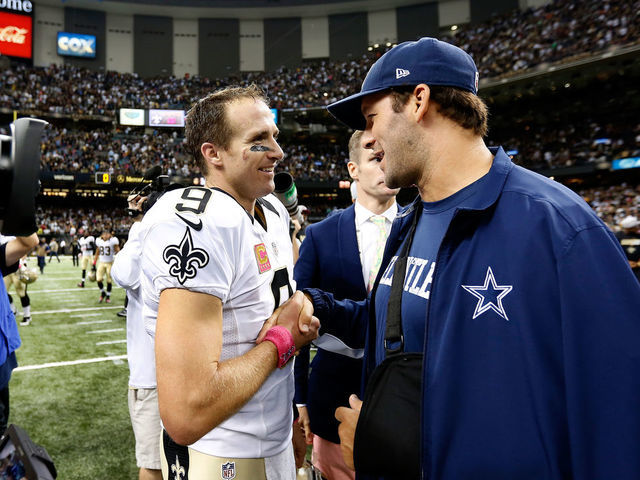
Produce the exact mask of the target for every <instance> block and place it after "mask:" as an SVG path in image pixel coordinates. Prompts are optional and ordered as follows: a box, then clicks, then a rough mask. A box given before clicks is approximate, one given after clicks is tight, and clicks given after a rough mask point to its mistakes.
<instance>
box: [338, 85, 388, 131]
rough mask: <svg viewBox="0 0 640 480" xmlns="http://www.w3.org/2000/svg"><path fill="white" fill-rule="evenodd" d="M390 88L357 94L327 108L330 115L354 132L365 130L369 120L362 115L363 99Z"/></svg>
mask: <svg viewBox="0 0 640 480" xmlns="http://www.w3.org/2000/svg"><path fill="white" fill-rule="evenodd" d="M387 88H389V87H381V88H377V89H373V90H367V91H366V92H360V93H356V94H355V95H351V96H350V97H347V98H343V99H342V100H339V101H337V102H335V103H332V104H331V105H328V106H327V110H329V113H330V114H331V115H333V116H334V117H335V118H337V119H338V120H340V121H341V122H342V123H344V124H345V125H346V126H347V127H350V128H353V129H354V130H364V129H365V128H366V127H367V120H366V119H365V118H364V116H363V115H362V108H361V106H362V99H363V98H364V97H366V96H367V95H371V94H372V93H377V92H381V91H383V90H386V89H387Z"/></svg>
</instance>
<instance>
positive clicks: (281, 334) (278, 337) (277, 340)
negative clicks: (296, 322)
mask: <svg viewBox="0 0 640 480" xmlns="http://www.w3.org/2000/svg"><path fill="white" fill-rule="evenodd" d="M264 339H265V340H269V341H270V342H271V343H273V344H274V345H275V346H276V350H278V368H282V367H284V366H285V365H286V364H287V362H288V361H289V359H290V358H291V357H292V356H293V354H294V353H295V351H296V344H295V342H294V341H293V335H291V332H290V331H289V330H287V329H286V328H285V327H282V326H279V325H278V326H275V327H271V328H270V329H269V330H267V334H266V335H265V337H264Z"/></svg>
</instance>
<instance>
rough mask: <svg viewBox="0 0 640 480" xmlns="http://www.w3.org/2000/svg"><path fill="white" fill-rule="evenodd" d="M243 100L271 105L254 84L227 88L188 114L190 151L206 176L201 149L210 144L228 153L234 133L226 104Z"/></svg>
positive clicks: (217, 92)
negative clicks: (251, 99)
mask: <svg viewBox="0 0 640 480" xmlns="http://www.w3.org/2000/svg"><path fill="white" fill-rule="evenodd" d="M242 98H253V99H254V100H256V101H258V100H260V101H263V102H264V103H265V104H267V105H269V99H268V98H267V95H266V93H265V92H264V90H262V89H261V88H260V87H258V86H257V85H255V84H252V85H249V86H248V87H226V88H223V89H222V90H218V91H215V92H212V93H210V94H209V95H207V96H206V97H204V98H201V99H200V100H198V101H197V102H196V103H195V104H194V105H193V106H192V107H191V109H190V110H189V111H188V112H187V118H186V120H185V139H186V147H187V151H188V152H190V153H191V155H193V158H194V159H195V160H196V164H197V166H198V168H200V171H201V172H202V174H203V175H206V174H207V162H206V161H205V159H204V157H203V156H202V152H201V151H200V147H202V144H203V143H207V142H210V143H212V144H214V145H215V146H216V147H219V148H223V149H226V148H228V147H229V142H230V141H231V137H232V136H233V134H234V132H233V131H232V130H231V125H230V123H229V120H228V118H227V117H226V113H225V112H226V106H227V104H229V103H231V102H234V101H237V100H240V99H242Z"/></svg>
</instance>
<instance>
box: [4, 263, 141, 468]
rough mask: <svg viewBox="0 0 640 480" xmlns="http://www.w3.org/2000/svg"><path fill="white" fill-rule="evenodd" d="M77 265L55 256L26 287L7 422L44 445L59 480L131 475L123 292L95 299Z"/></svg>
mask: <svg viewBox="0 0 640 480" xmlns="http://www.w3.org/2000/svg"><path fill="white" fill-rule="evenodd" d="M29 266H32V267H35V266H36V261H35V258H30V259H29ZM80 272H81V271H80V267H74V266H73V265H72V262H71V258H70V257H64V258H63V257H61V263H58V262H57V261H56V260H55V259H53V261H52V262H51V263H47V266H46V267H45V270H44V275H41V276H40V277H39V278H38V280H37V281H36V282H35V283H32V284H30V285H29V287H28V293H29V297H30V298H31V312H32V323H31V325H28V326H19V329H20V335H21V337H22V346H21V347H20V348H19V349H18V351H17V357H18V363H19V367H18V368H17V369H16V370H14V372H13V376H12V378H11V383H10V384H9V385H10V398H11V414H10V418H9V422H10V423H13V424H16V425H19V426H20V427H22V428H23V429H24V430H26V431H27V433H28V434H29V436H30V437H31V439H32V440H33V441H34V442H35V443H38V444H40V445H42V446H43V447H45V448H46V450H47V452H48V453H49V455H50V456H51V458H52V459H53V461H54V463H55V466H56V469H57V471H58V478H59V479H62V480H74V479H82V480H86V479H91V480H94V479H95V480H103V479H104V480H107V479H109V480H119V479H135V478H137V476H138V473H137V472H138V471H137V468H136V465H135V454H134V438H133V432H132V430H131V424H130V421H129V411H128V408H127V380H128V376H129V369H128V365H127V359H126V353H127V347H126V340H125V339H126V324H125V323H126V322H125V319H124V318H121V317H118V316H116V313H117V312H118V311H120V310H121V309H122V306H123V302H124V291H123V290H122V289H120V288H115V286H114V289H113V292H112V294H111V298H112V303H111V304H104V303H103V304H100V303H98V298H99V291H98V287H97V285H96V283H91V282H87V284H86V286H85V288H78V287H77V286H76V284H77V283H78V281H79V280H80V276H81V273H80ZM10 293H11V294H12V296H13V297H14V302H16V306H17V307H18V312H19V313H18V315H17V319H18V321H19V320H20V319H21V318H22V316H21V313H22V308H21V306H20V301H19V299H18V297H17V295H15V293H14V292H13V291H10Z"/></svg>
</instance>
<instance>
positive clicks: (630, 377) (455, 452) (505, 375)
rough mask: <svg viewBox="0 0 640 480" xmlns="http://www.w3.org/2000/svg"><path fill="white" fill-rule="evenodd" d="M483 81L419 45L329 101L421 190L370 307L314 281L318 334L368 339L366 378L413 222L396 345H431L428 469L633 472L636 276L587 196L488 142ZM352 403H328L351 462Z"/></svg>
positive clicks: (495, 479)
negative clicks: (400, 337)
mask: <svg viewBox="0 0 640 480" xmlns="http://www.w3.org/2000/svg"><path fill="white" fill-rule="evenodd" d="M477 80H478V74H477V69H476V67H475V64H474V62H473V60H472V59H471V57H470V56H468V55H467V54H466V53H465V52H463V51H462V50H460V49H458V48H457V47H454V46H451V45H449V44H446V43H443V42H439V41H437V40H435V39H430V38H423V39H421V40H419V41H417V42H406V43H403V44H401V45H398V46H397V47H395V48H393V49H391V50H390V51H389V52H387V53H386V54H385V55H383V56H382V57H381V58H380V59H379V60H378V61H377V62H376V63H375V64H374V65H373V66H372V67H371V70H370V71H369V73H368V75H367V77H366V78H365V80H364V83H363V85H362V89H361V92H360V93H359V94H356V95H353V96H351V97H348V98H346V99H344V100H342V101H340V102H337V103H335V104H333V105H331V106H329V110H330V112H331V113H332V114H333V115H334V116H336V117H337V118H339V119H340V120H341V121H343V122H345V123H346V124H347V125H349V126H351V127H352V128H358V129H364V130H365V133H364V138H363V141H364V142H365V143H367V144H368V145H369V146H370V148H372V149H374V150H382V151H384V152H385V157H384V160H383V161H382V168H383V170H384V172H385V181H386V183H387V185H389V186H390V187H400V186H405V185H411V184H416V186H417V187H418V190H419V193H420V196H419V198H417V199H416V202H414V204H413V205H412V206H411V207H409V208H408V209H407V210H406V211H404V212H403V214H402V215H401V216H400V218H398V219H397V220H396V222H395V223H394V225H393V229H392V232H391V234H390V237H389V239H388V242H387V246H386V250H385V256H384V259H383V263H382V266H381V268H380V273H379V274H378V278H377V279H376V283H375V286H374V288H373V291H372V293H371V296H370V297H369V300H368V301H365V302H360V303H358V302H353V301H347V300H341V301H338V300H335V299H334V298H333V296H332V295H331V294H328V293H325V292H322V291H319V290H313V289H312V290H307V294H308V296H309V297H310V298H311V299H312V301H313V304H314V308H315V313H314V314H315V315H316V316H317V317H318V318H319V319H320V321H321V325H322V327H321V333H332V334H335V335H337V336H339V337H341V338H344V339H345V340H349V341H350V342H351V344H352V345H354V346H355V345H356V344H357V343H358V342H364V341H365V340H366V347H365V348H366V350H365V352H366V354H365V376H366V377H369V376H370V375H371V373H372V371H373V370H374V369H375V368H376V366H377V365H378V364H379V363H380V362H381V361H382V359H383V358H384V355H385V351H384V347H383V342H384V333H385V328H384V327H385V323H386V312H387V301H388V298H389V293H390V285H391V279H392V276H393V271H394V265H395V262H396V259H397V254H398V252H399V250H400V247H401V246H402V245H403V243H404V241H405V240H406V237H407V232H408V230H409V226H410V224H411V223H412V220H413V217H414V215H416V214H418V215H420V217H419V219H418V220H419V221H418V222H417V226H416V230H415V235H414V240H413V242H412V243H411V247H410V249H409V253H408V262H407V272H406V276H405V281H404V284H403V290H402V310H401V312H402V314H401V317H402V327H403V331H404V350H405V351H408V352H411V351H414V352H422V353H423V354H424V360H423V369H422V387H421V388H422V392H421V393H419V394H421V397H422V411H421V415H420V417H421V418H416V419H415V420H416V422H421V442H420V451H421V465H420V469H421V472H422V475H421V476H422V478H425V479H427V478H429V479H437V480H459V479H471V478H474V479H491V480H512V479H516V478H517V479H518V480H542V479H547V480H560V479H567V478H574V479H580V480H596V479H614V478H615V479H616V480H621V479H625V480H632V479H638V478H640V456H639V455H638V451H639V450H640V409H639V408H638V399H640V375H639V374H638V372H639V371H640V285H639V284H638V282H637V281H636V280H635V278H634V276H633V273H632V272H631V269H630V267H629V265H628V263H627V261H626V258H625V255H624V252H623V251H622V249H621V248H620V245H619V244H618V242H617V240H616V238H615V236H614V235H613V233H612V232H611V231H609V230H608V228H607V227H606V226H605V225H604V223H603V222H602V221H601V220H600V219H599V218H598V217H597V216H596V215H595V214H594V213H593V211H592V210H591V209H590V208H589V207H588V205H587V204H586V203H585V202H584V201H583V200H582V199H581V198H579V197H578V196H577V195H575V194H574V193H573V192H571V191H570V190H568V189H566V188H565V187H563V186H561V185H559V184H558V183H555V182H554V181H551V180H549V179H547V178H544V177H542V176H540V175H537V174H535V173H533V172H530V171H528V170H525V169H523V168H521V167H519V166H516V165H514V164H513V163H512V162H511V160H510V159H509V157H508V156H507V155H506V154H505V153H504V150H502V149H501V148H492V149H489V148H487V147H486V146H485V144H484V142H483V138H482V137H483V136H484V134H485V133H486V128H487V110H486V107H485V106H484V104H483V102H482V101H481V100H480V99H479V98H478V97H477V96H476V95H477ZM420 207H421V208H420ZM363 325H367V326H368V328H367V334H366V339H365V338H363V334H362V326H363ZM350 404H351V408H346V407H343V408H340V409H338V411H337V413H336V415H337V417H338V419H339V420H340V421H341V422H342V424H341V426H340V429H339V431H340V436H341V446H342V449H343V453H344V454H345V460H346V461H347V463H349V461H351V458H352V457H351V455H352V449H353V448H355V450H356V451H358V448H359V439H358V436H357V435H355V447H354V434H355V431H356V422H357V420H358V416H359V411H360V402H359V400H357V398H355V397H352V398H351V399H350ZM377 413H378V414H379V415H385V413H386V412H377ZM398 429H399V430H398V435H402V427H401V426H398ZM366 453H367V454H370V455H384V452H375V451H370V452H366ZM358 456H359V457H361V455H358ZM388 461H389V462H402V461H403V459H401V458H398V459H396V458H389V459H388ZM357 467H358V465H356V472H358V468H357ZM374 473H375V472H374Z"/></svg>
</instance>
